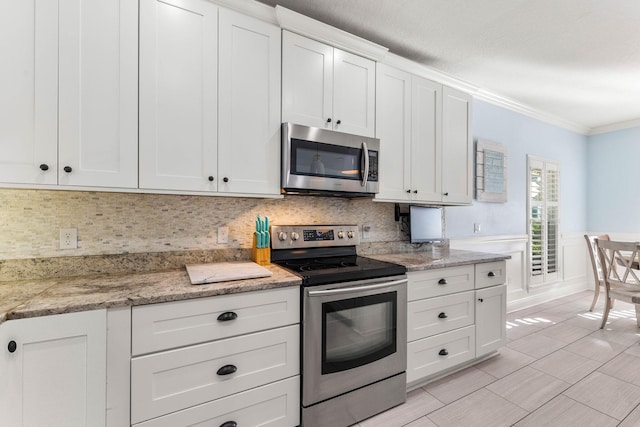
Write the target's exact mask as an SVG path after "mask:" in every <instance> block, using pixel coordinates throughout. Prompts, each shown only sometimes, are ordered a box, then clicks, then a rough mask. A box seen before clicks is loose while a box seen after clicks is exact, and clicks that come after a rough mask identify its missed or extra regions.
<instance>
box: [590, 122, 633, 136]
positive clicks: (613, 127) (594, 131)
mask: <svg viewBox="0 0 640 427" xmlns="http://www.w3.org/2000/svg"><path fill="white" fill-rule="evenodd" d="M635 127H640V118H638V119H633V120H627V121H624V122H618V123H612V124H610V125H604V126H598V127H594V128H591V130H590V131H589V135H599V134H602V133H609V132H615V131H617V130H624V129H630V128H635Z"/></svg>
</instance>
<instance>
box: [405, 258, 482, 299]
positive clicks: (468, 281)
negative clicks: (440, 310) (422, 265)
mask: <svg viewBox="0 0 640 427" xmlns="http://www.w3.org/2000/svg"><path fill="white" fill-rule="evenodd" d="M473 272H474V269H473V265H465V266H462V267H451V268H439V269H435V270H424V271H412V272H410V273H408V274H407V277H408V278H409V286H408V287H407V289H408V294H407V295H408V299H409V301H413V300H417V299H422V298H431V297H438V296H441V295H446V294H452V293H454V292H462V291H470V290H472V289H473V283H474V280H473Z"/></svg>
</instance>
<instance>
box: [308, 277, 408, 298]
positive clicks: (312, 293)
mask: <svg viewBox="0 0 640 427" xmlns="http://www.w3.org/2000/svg"><path fill="white" fill-rule="evenodd" d="M407 282H408V279H401V280H395V281H393V282H385V283H377V284H375V285H365V286H355V287H352V288H338V289H324V290H320V291H309V293H308V295H309V296H310V297H319V296H326V295H338V294H346V293H350V292H360V291H369V290H373V289H380V288H388V287H389V286H397V285H402V284H404V283H407Z"/></svg>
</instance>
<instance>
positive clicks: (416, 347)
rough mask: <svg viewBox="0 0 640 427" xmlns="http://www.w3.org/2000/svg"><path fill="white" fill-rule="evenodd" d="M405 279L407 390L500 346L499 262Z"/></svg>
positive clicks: (502, 266)
mask: <svg viewBox="0 0 640 427" xmlns="http://www.w3.org/2000/svg"><path fill="white" fill-rule="evenodd" d="M407 276H408V278H409V287H408V288H409V292H408V300H409V303H408V307H407V308H408V310H407V325H408V331H407V340H408V345H407V385H408V387H414V386H419V385H421V384H424V383H426V382H428V381H430V380H433V379H435V378H437V377H439V376H442V375H443V374H446V373H447V371H452V370H454V369H456V367H459V366H463V365H465V364H468V363H470V362H472V361H474V359H478V358H481V357H483V356H486V355H488V354H490V353H492V352H494V351H496V350H497V349H498V348H500V347H502V346H504V345H505V343H506V308H507V305H506V285H505V284H504V280H505V279H504V278H505V277H506V274H505V262H504V261H498V262H490V263H480V264H475V265H473V264H472V265H466V266H458V267H449V268H441V269H433V270H424V271H414V272H409V273H408V274H407Z"/></svg>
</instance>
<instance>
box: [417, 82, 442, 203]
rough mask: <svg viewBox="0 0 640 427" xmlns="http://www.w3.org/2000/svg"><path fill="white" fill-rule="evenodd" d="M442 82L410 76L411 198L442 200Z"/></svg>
mask: <svg viewBox="0 0 640 427" xmlns="http://www.w3.org/2000/svg"><path fill="white" fill-rule="evenodd" d="M441 96H442V86H441V85H439V84H438V83H435V82H432V81H430V80H427V79H423V78H420V77H415V76H414V77H413V81H412V97H411V99H412V102H411V117H412V119H411V135H412V140H411V192H412V197H413V200H416V201H428V202H440V201H441V200H442V181H441V179H442V169H441V167H442V166H441V158H442V139H441V131H442V129H441V125H440V123H441V119H442V117H441V116H442V101H441V99H442V98H441Z"/></svg>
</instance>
